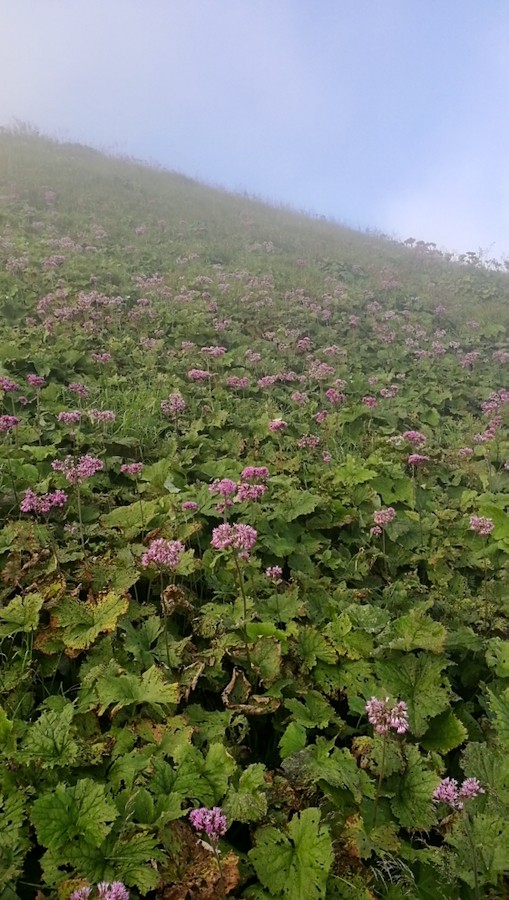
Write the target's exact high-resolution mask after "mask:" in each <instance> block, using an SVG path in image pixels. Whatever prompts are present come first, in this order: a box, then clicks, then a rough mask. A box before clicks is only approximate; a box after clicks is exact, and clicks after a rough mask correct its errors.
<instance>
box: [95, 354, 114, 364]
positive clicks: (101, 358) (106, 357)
mask: <svg viewBox="0 0 509 900" xmlns="http://www.w3.org/2000/svg"><path fill="white" fill-rule="evenodd" d="M92 359H93V360H94V362H97V363H107V362H111V353H92Z"/></svg>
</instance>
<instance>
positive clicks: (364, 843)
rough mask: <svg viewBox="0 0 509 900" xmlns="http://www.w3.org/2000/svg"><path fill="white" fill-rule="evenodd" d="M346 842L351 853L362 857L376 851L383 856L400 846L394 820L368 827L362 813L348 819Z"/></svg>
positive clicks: (393, 851)
mask: <svg viewBox="0 0 509 900" xmlns="http://www.w3.org/2000/svg"><path fill="white" fill-rule="evenodd" d="M345 843H346V849H347V850H348V851H349V853H350V854H351V855H352V856H354V857H360V859H369V857H370V856H371V855H372V854H373V853H376V854H377V856H383V854H384V853H391V854H393V853H397V851H398V850H399V848H400V841H399V839H398V836H397V834H396V824H395V823H394V822H390V823H388V824H386V825H378V826H376V827H373V828H370V829H368V827H367V825H366V823H365V822H364V819H363V818H362V816H360V815H356V816H350V818H349V819H348V822H347V824H346V828H345ZM370 896H372V895H370Z"/></svg>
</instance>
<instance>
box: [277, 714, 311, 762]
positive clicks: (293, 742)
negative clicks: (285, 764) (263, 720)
mask: <svg viewBox="0 0 509 900" xmlns="http://www.w3.org/2000/svg"><path fill="white" fill-rule="evenodd" d="M306 734H307V732H306V729H305V728H304V726H303V725H299V724H298V723H297V722H290V724H289V725H288V726H287V728H286V730H285V732H284V734H283V736H282V738H281V740H280V741H279V744H278V747H279V750H280V756H281V759H286V757H287V756H291V755H292V754H293V753H297V752H298V751H299V750H303V748H304V747H305V746H306Z"/></svg>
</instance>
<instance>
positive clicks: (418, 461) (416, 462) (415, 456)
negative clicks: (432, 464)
mask: <svg viewBox="0 0 509 900" xmlns="http://www.w3.org/2000/svg"><path fill="white" fill-rule="evenodd" d="M428 461H429V456H421V454H420V453H411V454H410V456H409V457H408V459H407V463H408V465H409V466H423V465H424V463H427V462H428Z"/></svg>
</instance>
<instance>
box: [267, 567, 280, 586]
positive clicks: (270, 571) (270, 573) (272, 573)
mask: <svg viewBox="0 0 509 900" xmlns="http://www.w3.org/2000/svg"><path fill="white" fill-rule="evenodd" d="M265 575H266V576H267V578H269V579H270V580H271V581H274V582H275V584H279V583H280V582H281V581H282V575H283V570H282V568H281V566H269V567H268V568H267V569H265Z"/></svg>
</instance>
